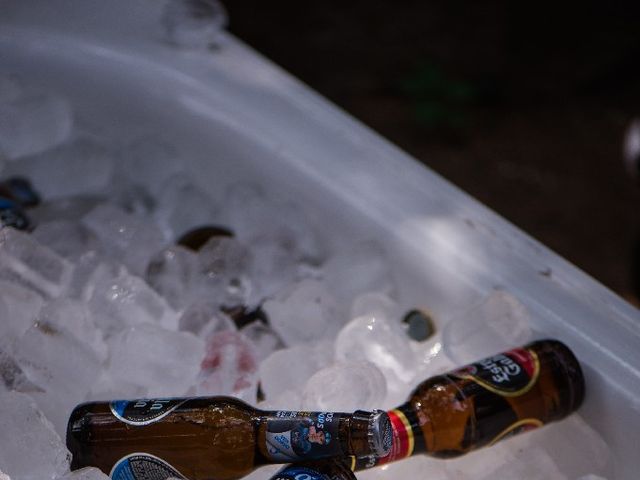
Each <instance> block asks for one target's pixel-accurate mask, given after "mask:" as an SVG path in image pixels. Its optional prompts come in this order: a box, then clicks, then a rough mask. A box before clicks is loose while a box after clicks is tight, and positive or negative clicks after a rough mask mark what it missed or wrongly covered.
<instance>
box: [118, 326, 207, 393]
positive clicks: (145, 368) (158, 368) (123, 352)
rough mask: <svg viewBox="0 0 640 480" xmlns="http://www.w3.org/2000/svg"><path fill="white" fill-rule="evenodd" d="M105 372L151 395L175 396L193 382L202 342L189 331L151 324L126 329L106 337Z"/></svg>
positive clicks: (202, 351)
mask: <svg viewBox="0 0 640 480" xmlns="http://www.w3.org/2000/svg"><path fill="white" fill-rule="evenodd" d="M108 343H109V347H110V357H109V365H108V373H109V375H111V376H112V377H113V378H114V379H116V380H119V379H122V380H123V381H124V382H128V383H133V384H135V385H139V386H141V387H143V388H146V389H147V395H148V396H151V397H156V396H157V397H161V396H164V397H170V396H174V397H178V396H181V395H184V394H186V392H187V390H188V389H189V388H190V387H192V386H194V385H196V378H197V375H198V372H199V371H200V362H201V361H202V359H203V358H204V354H205V343H204V341H203V340H201V339H199V338H198V337H196V336H195V335H193V334H191V333H188V332H172V331H169V330H165V329H163V328H158V327H155V326H153V325H146V324H143V325H139V326H136V327H131V328H127V329H125V330H123V331H121V332H120V333H118V334H116V335H114V336H113V337H111V338H110V339H109V342H108Z"/></svg>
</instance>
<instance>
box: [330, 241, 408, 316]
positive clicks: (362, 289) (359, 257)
mask: <svg viewBox="0 0 640 480" xmlns="http://www.w3.org/2000/svg"><path fill="white" fill-rule="evenodd" d="M323 271H324V278H325V282H326V284H327V285H328V286H329V288H330V289H331V292H332V293H333V295H334V296H335V297H336V299H337V301H338V303H339V305H341V306H342V309H343V310H344V311H345V312H346V313H348V312H349V307H350V306H351V303H352V302H353V301H354V299H355V298H356V297H357V296H358V295H361V294H363V293H366V292H378V293H382V294H386V295H388V296H393V295H394V294H395V291H396V287H395V283H394V280H393V278H392V277H391V273H390V272H391V271H392V269H391V265H390V263H389V261H388V259H387V254H386V252H385V251H384V250H383V249H382V247H381V246H380V245H378V244H377V243H375V242H373V241H362V242H359V243H357V244H355V245H354V246H353V247H351V248H348V249H345V250H342V251H340V252H338V253H337V254H336V255H334V256H332V257H331V258H329V260H328V261H327V262H326V264H325V265H324V267H323Z"/></svg>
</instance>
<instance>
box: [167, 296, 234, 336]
mask: <svg viewBox="0 0 640 480" xmlns="http://www.w3.org/2000/svg"><path fill="white" fill-rule="evenodd" d="M178 329H179V330H183V331H185V332H191V333H193V334H195V335H197V336H203V335H212V334H215V333H218V332H222V331H224V330H235V329H236V326H235V324H234V323H233V320H231V319H230V318H229V317H228V316H227V315H225V314H224V313H222V312H221V311H220V307H219V306H218V304H217V303H214V302H207V301H199V302H195V303H193V304H191V305H190V306H189V307H188V308H187V309H186V310H185V311H184V312H183V313H182V315H181V316H180V319H179V320H178Z"/></svg>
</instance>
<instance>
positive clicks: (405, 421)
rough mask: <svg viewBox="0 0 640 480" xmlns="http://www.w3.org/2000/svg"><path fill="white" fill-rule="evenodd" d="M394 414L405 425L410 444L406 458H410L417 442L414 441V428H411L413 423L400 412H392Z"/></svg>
mask: <svg viewBox="0 0 640 480" xmlns="http://www.w3.org/2000/svg"><path fill="white" fill-rule="evenodd" d="M392 412H393V413H395V414H396V415H397V416H398V418H399V419H400V421H401V422H402V424H403V425H404V428H405V431H406V432H407V441H408V442H409V445H408V448H407V454H406V455H405V456H407V457H410V456H411V454H413V448H414V446H415V440H414V439H413V428H411V423H409V420H408V419H407V417H406V416H405V414H404V413H402V412H401V411H400V410H392Z"/></svg>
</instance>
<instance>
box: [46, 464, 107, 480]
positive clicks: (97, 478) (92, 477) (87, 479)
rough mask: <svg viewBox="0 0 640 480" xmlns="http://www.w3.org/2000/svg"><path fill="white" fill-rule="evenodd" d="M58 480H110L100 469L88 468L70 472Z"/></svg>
mask: <svg viewBox="0 0 640 480" xmlns="http://www.w3.org/2000/svg"><path fill="white" fill-rule="evenodd" d="M58 480H109V476H108V475H106V474H105V473H104V472H103V471H102V470H100V469H97V468H94V467H86V468H81V469H80V470H74V471H73V472H69V473H67V474H66V475H65V476H63V477H59V478H58Z"/></svg>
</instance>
